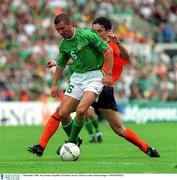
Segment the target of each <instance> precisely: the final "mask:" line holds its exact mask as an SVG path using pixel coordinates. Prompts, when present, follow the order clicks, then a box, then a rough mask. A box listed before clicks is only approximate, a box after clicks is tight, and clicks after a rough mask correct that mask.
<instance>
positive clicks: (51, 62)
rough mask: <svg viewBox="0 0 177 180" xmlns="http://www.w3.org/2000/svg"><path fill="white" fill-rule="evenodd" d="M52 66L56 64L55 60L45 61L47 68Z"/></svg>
mask: <svg viewBox="0 0 177 180" xmlns="http://www.w3.org/2000/svg"><path fill="white" fill-rule="evenodd" d="M53 66H56V62H55V60H50V61H48V62H47V68H51V67H53Z"/></svg>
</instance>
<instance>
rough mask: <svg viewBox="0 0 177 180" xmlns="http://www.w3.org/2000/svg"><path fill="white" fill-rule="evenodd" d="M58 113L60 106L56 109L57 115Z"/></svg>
mask: <svg viewBox="0 0 177 180" xmlns="http://www.w3.org/2000/svg"><path fill="white" fill-rule="evenodd" d="M59 111H60V105H59V106H58V107H57V109H56V112H57V113H59Z"/></svg>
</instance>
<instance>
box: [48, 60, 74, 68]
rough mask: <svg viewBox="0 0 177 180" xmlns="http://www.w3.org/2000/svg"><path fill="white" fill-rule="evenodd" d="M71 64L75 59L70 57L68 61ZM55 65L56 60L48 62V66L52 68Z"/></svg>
mask: <svg viewBox="0 0 177 180" xmlns="http://www.w3.org/2000/svg"><path fill="white" fill-rule="evenodd" d="M71 64H73V60H72V59H69V61H68V62H67V65H71ZM54 66H56V62H55V60H49V61H48V62H47V68H52V67H54Z"/></svg>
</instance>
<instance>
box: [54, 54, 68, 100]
mask: <svg viewBox="0 0 177 180" xmlns="http://www.w3.org/2000/svg"><path fill="white" fill-rule="evenodd" d="M69 58H70V57H69V56H68V54H67V53H65V52H63V51H60V53H59V57H58V58H57V61H56V65H57V67H56V69H55V73H54V77H53V81H52V88H51V96H52V97H57V95H58V91H57V83H58V80H59V79H60V78H61V75H62V73H63V71H64V69H65V67H66V65H67V62H68V60H69Z"/></svg>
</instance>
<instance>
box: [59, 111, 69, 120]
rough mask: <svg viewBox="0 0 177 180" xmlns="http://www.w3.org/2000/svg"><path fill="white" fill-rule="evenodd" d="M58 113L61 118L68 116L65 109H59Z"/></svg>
mask: <svg viewBox="0 0 177 180" xmlns="http://www.w3.org/2000/svg"><path fill="white" fill-rule="evenodd" d="M58 114H59V116H60V117H61V118H62V119H64V118H65V117H68V116H69V114H68V111H67V110H65V109H59V111H58Z"/></svg>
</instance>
